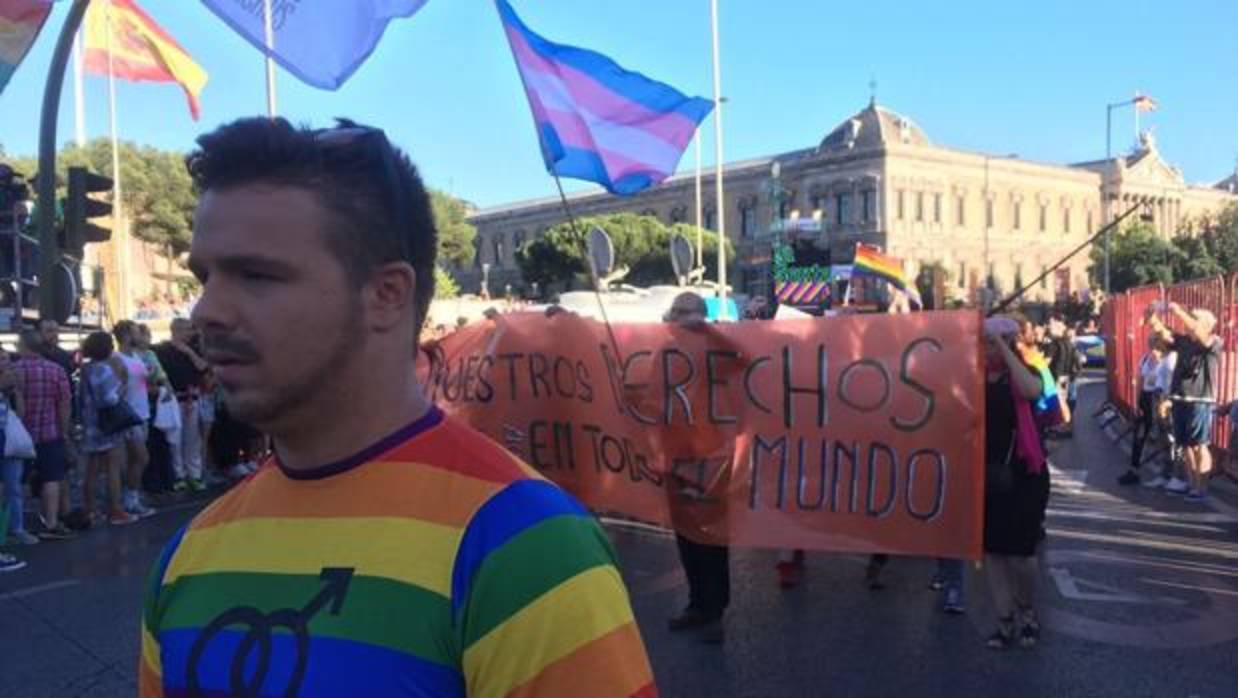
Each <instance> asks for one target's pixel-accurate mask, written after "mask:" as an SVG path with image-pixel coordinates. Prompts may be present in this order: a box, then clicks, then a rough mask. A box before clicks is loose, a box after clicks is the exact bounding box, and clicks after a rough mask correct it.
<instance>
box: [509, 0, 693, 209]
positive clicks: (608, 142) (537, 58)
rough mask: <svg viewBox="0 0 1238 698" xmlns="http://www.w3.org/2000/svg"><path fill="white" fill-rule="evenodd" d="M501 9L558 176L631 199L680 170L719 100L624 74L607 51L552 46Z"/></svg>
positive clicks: (542, 138) (549, 159)
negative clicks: (698, 129)
mask: <svg viewBox="0 0 1238 698" xmlns="http://www.w3.org/2000/svg"><path fill="white" fill-rule="evenodd" d="M495 3H496V4H497V5H498V9H499V15H500V17H501V18H502V20H503V29H504V31H506V32H507V40H508V41H509V42H510V43H511V47H512V54H513V56H514V57H515V59H516V68H517V69H519V71H520V78H521V80H523V81H524V91H525V94H526V95H527V96H528V98H529V107H530V108H531V109H532V110H533V120H534V121H535V122H536V124H537V133H538V139H539V140H540V141H541V146H542V157H543V158H544V159H545V160H546V169H547V170H548V171H549V172H550V173H551V174H554V175H558V176H562V177H571V178H574V179H584V180H588V181H590V182H597V183H598V184H601V185H602V186H603V187H605V188H606V190H607V191H609V192H611V193H612V194H618V195H620V196H628V195H631V194H635V193H637V192H639V191H641V190H643V189H647V188H649V187H650V186H653V185H654V184H657V183H658V182H661V181H662V180H664V179H666V178H667V177H668V176H670V174H671V173H672V172H674V171H675V166H676V165H678V164H679V158H680V156H682V155H683V151H684V149H685V148H687V147H688V143H689V141H691V140H692V135H693V134H694V133H695V132H696V127H697V125H698V124H700V123H701V120H702V119H704V118H705V117H706V116H707V115H708V114H709V110H710V109H712V108H713V103H712V102H711V101H709V100H706V99H702V98H700V97H688V96H685V95H684V94H683V93H682V92H680V91H679V90H676V89H675V88H673V87H671V86H670V85H666V84H663V83H660V82H656V81H654V80H650V79H649V78H647V77H645V76H644V75H641V74H640V73H634V72H631V71H629V70H624V69H623V68H622V67H620V66H619V65H618V64H617V63H615V62H614V61H612V60H611V59H609V58H607V57H606V56H603V55H602V54H600V53H596V52H594V51H588V50H585V49H582V48H576V47H575V46H565V45H563V44H556V43H554V42H552V41H547V40H546V39H544V38H542V37H541V36H538V35H537V34H534V33H533V32H532V31H530V30H529V28H528V27H526V26H525V25H524V23H523V22H521V21H520V18H519V17H517V16H516V13H515V11H514V10H512V7H511V5H509V4H508V3H507V0H495Z"/></svg>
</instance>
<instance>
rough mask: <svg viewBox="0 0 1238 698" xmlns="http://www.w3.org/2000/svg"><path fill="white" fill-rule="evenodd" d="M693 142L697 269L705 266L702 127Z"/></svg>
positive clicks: (697, 131)
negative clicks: (694, 148) (694, 156)
mask: <svg viewBox="0 0 1238 698" xmlns="http://www.w3.org/2000/svg"><path fill="white" fill-rule="evenodd" d="M692 141H693V142H694V143H696V268H697V269H701V268H702V267H704V266H705V229H704V227H703V226H702V225H701V127H700V125H697V127H696V134H695V135H694V136H693V138H692Z"/></svg>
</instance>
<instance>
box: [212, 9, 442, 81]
mask: <svg viewBox="0 0 1238 698" xmlns="http://www.w3.org/2000/svg"><path fill="white" fill-rule="evenodd" d="M426 1H427V0H347V1H346V2H345V1H344V0H331V1H330V2H324V1H323V0H314V1H313V2H303V1H302V0H269V3H270V8H271V26H272V29H273V30H274V31H273V34H274V41H273V42H272V44H273V45H272V47H270V48H268V47H267V42H266V23H265V14H266V12H265V4H266V2H265V1H264V0H202V4H204V5H206V7H207V9H209V10H210V11H211V12H214V13H215V15H216V16H218V17H219V18H220V19H222V20H223V21H224V22H225V23H227V24H228V26H230V27H232V28H233V29H234V30H235V31H236V32H237V33H238V34H240V35H241V36H243V37H245V39H246V40H247V41H249V43H251V44H253V46H254V48H256V49H258V50H259V51H261V52H262V53H264V54H266V55H268V56H270V57H271V58H272V59H274V60H275V62H276V63H278V64H280V65H281V66H283V67H284V69H285V70H287V71H288V72H290V73H292V74H293V75H295V76H297V77H298V78H300V79H301V80H302V81H304V82H306V83H308V84H310V85H313V86H314V87H319V88H322V89H324V90H338V89H339V88H340V86H341V85H343V84H344V82H345V81H347V80H348V78H349V77H351V76H352V74H353V73H354V72H356V71H357V68H360V67H361V64H362V63H364V62H365V59H367V58H369V57H370V53H372V52H373V51H374V47H375V46H377V45H378V40H379V39H381V38H382V37H383V32H384V31H385V30H386V29H387V24H388V22H390V21H391V20H393V19H397V18H400V17H410V16H412V15H413V14H414V13H416V12H417V10H420V9H421V8H422V6H423V5H425V4H426Z"/></svg>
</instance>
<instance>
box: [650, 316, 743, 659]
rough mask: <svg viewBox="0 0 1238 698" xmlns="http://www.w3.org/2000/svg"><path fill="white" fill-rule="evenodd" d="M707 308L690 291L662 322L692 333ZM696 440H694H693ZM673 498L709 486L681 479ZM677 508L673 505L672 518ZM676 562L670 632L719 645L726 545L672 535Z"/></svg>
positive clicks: (701, 494) (699, 496) (694, 498)
mask: <svg viewBox="0 0 1238 698" xmlns="http://www.w3.org/2000/svg"><path fill="white" fill-rule="evenodd" d="M707 315H708V308H707V307H706V305H705V299H704V298H701V297H700V296H699V295H697V294H695V293H692V292H691V291H688V292H684V293H681V294H679V295H678V296H676V297H675V300H674V301H672V302H671V307H670V310H668V311H666V315H664V316H663V320H664V321H666V322H670V323H675V324H677V325H678V326H679V327H681V328H684V329H686V330H691V331H701V330H703V329H704V328H705V327H706V324H705V323H706V316H707ZM692 440H693V441H695V440H696V439H692ZM676 485H677V486H678V491H677V492H676V493H675V495H676V496H678V497H679V498H681V499H682V500H685V501H687V502H704V501H705V500H706V496H707V490H708V489H709V483H703V482H689V481H687V480H684V479H682V478H681V479H680V480H679V481H678V482H677V483H676ZM676 509H677V505H676V504H675V503H674V502H672V507H671V511H672V518H673V517H674V515H675V512H676ZM675 543H676V545H677V547H678V548H679V561H680V563H681V564H682V565H683V569H684V574H685V575H686V576H687V578H688V606H687V608H685V609H684V610H683V612H682V613H680V614H679V615H677V616H675V617H673V618H671V619H670V621H668V623H667V625H668V626H669V628H670V630H671V632H680V631H684V630H696V631H698V634H699V637H700V639H701V641H702V642H704V643H706V644H712V645H716V644H721V643H722V641H723V639H724V631H723V627H722V616H723V613H725V612H726V608H727V606H728V605H730V602H731V569H730V566H731V563H730V549H729V548H727V546H725V545H709V544H706V543H698V542H696V541H694V540H692V539H690V538H688V537H687V536H684V535H683V534H680V533H676V534H675Z"/></svg>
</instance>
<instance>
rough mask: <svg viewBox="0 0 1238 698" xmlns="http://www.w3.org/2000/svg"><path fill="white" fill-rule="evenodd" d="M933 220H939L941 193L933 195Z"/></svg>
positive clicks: (937, 221) (938, 221)
mask: <svg viewBox="0 0 1238 698" xmlns="http://www.w3.org/2000/svg"><path fill="white" fill-rule="evenodd" d="M933 222H934V223H940V222H941V194H934V195H933Z"/></svg>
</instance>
